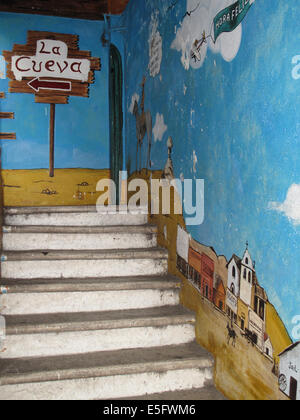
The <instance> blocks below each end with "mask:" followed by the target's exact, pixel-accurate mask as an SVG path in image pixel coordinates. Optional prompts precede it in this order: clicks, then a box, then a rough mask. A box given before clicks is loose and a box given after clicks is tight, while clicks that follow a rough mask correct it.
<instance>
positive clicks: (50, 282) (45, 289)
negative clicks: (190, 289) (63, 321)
mask: <svg viewBox="0 0 300 420" xmlns="http://www.w3.org/2000/svg"><path fill="white" fill-rule="evenodd" d="M0 282H1V283H0V285H1V286H2V287H4V288H6V289H7V291H8V293H54V292H81V291H82V292H89V291H91V292H92V291H108V290H141V289H158V288H159V289H170V288H179V287H180V285H181V281H180V280H179V279H178V278H177V277H175V276H172V275H170V274H168V275H165V276H137V277H134V276H129V277H107V278H84V279H82V278H78V279H60V278H57V279H2V280H0Z"/></svg>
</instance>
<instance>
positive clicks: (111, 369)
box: [0, 342, 213, 385]
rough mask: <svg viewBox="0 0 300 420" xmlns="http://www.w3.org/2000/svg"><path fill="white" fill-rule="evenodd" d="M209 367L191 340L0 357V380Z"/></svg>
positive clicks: (208, 360)
mask: <svg viewBox="0 0 300 420" xmlns="http://www.w3.org/2000/svg"><path fill="white" fill-rule="evenodd" d="M212 366H213V358H212V356H211V355H210V354H209V353H208V352H207V351H206V350H204V349H203V348H201V347H200V346H199V345H198V344H197V343H196V342H192V343H189V344H183V345H176V346H163V347H152V348H137V349H129V350H128V349H125V350H124V349H123V350H114V351H102V352H97V353H86V354H78V355H69V356H51V357H42V358H22V359H0V378H1V379H0V381H1V382H0V383H1V384H2V385H5V384H17V383H30V382H45V381H55V380H64V379H65V380H66V379H76V378H84V377H85V378H86V377H99V376H111V375H124V374H133V373H143V372H157V371H161V372H163V371H166V370H175V369H184V368H199V369H200V368H212Z"/></svg>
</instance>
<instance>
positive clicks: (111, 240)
mask: <svg viewBox="0 0 300 420" xmlns="http://www.w3.org/2000/svg"><path fill="white" fill-rule="evenodd" d="M156 245H157V239H156V235H155V234H118V233H115V234H91V233H90V234H61V233H60V234H57V233H5V234H4V235H3V249H4V250H6V251H25V250H41V249H48V250H95V249H98V250H102V249H107V250H108V249H130V248H135V249H136V248H151V247H156Z"/></svg>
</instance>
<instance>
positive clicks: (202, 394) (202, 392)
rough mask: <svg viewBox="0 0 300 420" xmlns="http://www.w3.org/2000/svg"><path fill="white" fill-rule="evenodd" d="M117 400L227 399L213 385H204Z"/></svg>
mask: <svg viewBox="0 0 300 420" xmlns="http://www.w3.org/2000/svg"><path fill="white" fill-rule="evenodd" d="M119 400H122V401H125V400H131V401H137V400H143V401H155V400H156V401H227V399H226V398H225V397H224V395H223V394H221V392H219V391H218V390H217V389H216V388H215V387H214V386H213V385H208V386H204V387H203V388H194V389H187V390H184V389H183V390H182V389H181V390H179V391H172V392H162V393H158V394H148V395H142V396H139V397H127V398H119Z"/></svg>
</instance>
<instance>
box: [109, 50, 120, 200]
mask: <svg viewBox="0 0 300 420" xmlns="http://www.w3.org/2000/svg"><path fill="white" fill-rule="evenodd" d="M109 67H110V72H109V120H110V121H109V125H110V127H109V128H110V170H111V179H112V180H113V181H114V182H115V185H116V204H117V205H118V204H119V202H120V200H119V197H120V180H119V172H120V171H122V169H123V71H122V58H121V54H120V52H119V50H118V49H117V47H116V46H115V45H114V44H111V46H110V54H109Z"/></svg>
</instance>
